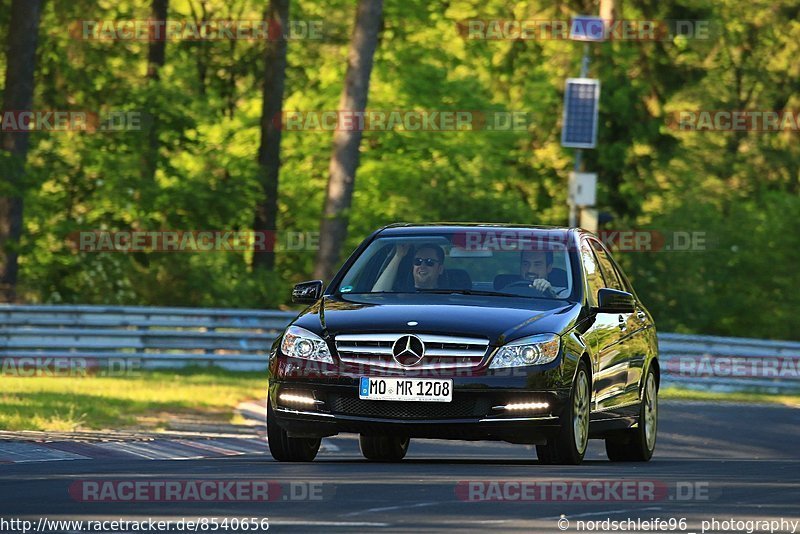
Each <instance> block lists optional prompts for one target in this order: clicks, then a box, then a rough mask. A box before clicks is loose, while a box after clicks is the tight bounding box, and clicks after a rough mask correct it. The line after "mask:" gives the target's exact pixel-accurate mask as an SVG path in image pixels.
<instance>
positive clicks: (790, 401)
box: [658, 387, 800, 406]
mask: <svg viewBox="0 0 800 534" xmlns="http://www.w3.org/2000/svg"><path fill="white" fill-rule="evenodd" d="M658 397H659V399H662V400H694V401H715V402H754V403H764V404H783V405H786V406H800V394H777V395H776V394H774V393H751V392H740V391H732V392H719V391H703V390H697V389H684V388H676V387H667V388H664V389H662V390H661V391H659V392H658Z"/></svg>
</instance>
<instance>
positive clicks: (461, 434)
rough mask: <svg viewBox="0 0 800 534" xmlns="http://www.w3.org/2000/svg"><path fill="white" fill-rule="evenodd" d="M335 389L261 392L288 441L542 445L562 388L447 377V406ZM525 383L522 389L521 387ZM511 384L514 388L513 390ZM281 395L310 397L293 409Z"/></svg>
mask: <svg viewBox="0 0 800 534" xmlns="http://www.w3.org/2000/svg"><path fill="white" fill-rule="evenodd" d="M337 382H338V383H336V384H331V383H329V382H325V381H320V382H315V381H310V380H301V381H295V380H276V379H273V380H272V381H271V382H270V386H269V393H268V394H269V400H270V404H271V406H272V407H273V411H274V414H275V419H276V421H277V422H278V424H279V425H280V426H281V427H283V428H284V429H285V430H286V431H287V432H288V433H289V435H290V436H295V437H325V436H332V435H335V434H338V433H340V432H354V433H361V434H380V435H398V436H406V437H414V438H434V439H463V440H502V441H510V442H512V443H530V444H535V443H544V442H545V440H546V439H547V437H549V436H551V435H553V434H554V433H555V432H557V431H558V429H559V428H560V421H561V416H562V415H563V413H564V410H565V408H566V406H567V402H568V400H569V393H570V392H569V389H543V388H541V389H540V388H534V389H529V388H527V387H526V384H525V383H524V382H521V383H518V384H513V385H512V384H510V383H509V381H508V380H507V379H503V380H502V381H498V382H497V384H495V386H497V387H493V385H492V384H491V382H492V381H491V380H485V379H484V380H481V381H479V382H481V383H476V381H475V380H474V379H473V380H469V381H464V380H463V379H454V381H453V382H454V384H453V385H454V387H453V399H452V402H449V403H442V402H413V401H412V402H409V401H380V400H365V399H359V397H358V386H357V383H358V382H357V378H355V377H353V378H352V382H351V383H342V382H347V381H343V380H341V379H340V380H339V381H337ZM527 385H530V384H527ZM513 386H517V387H513ZM282 393H289V394H292V395H296V396H301V397H306V398H313V399H314V400H315V402H314V403H313V404H311V403H297V402H292V401H286V400H285V398H281V394H282ZM526 402H547V403H548V407H547V408H539V409H531V410H506V409H502V408H500V407H502V406H506V405H508V404H513V403H526Z"/></svg>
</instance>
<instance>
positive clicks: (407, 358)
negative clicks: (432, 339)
mask: <svg viewBox="0 0 800 534" xmlns="http://www.w3.org/2000/svg"><path fill="white" fill-rule="evenodd" d="M424 355H425V344H424V343H423V342H422V340H421V339H420V338H418V337H417V336H413V335H405V336H401V337H400V338H398V340H397V341H395V342H394V345H392V356H393V357H394V361H396V362H397V363H398V364H400V365H402V366H403V367H411V366H412V365H417V364H418V363H419V362H421V361H422V357H423V356H424Z"/></svg>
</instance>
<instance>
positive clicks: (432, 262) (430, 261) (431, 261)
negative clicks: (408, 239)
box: [414, 258, 439, 267]
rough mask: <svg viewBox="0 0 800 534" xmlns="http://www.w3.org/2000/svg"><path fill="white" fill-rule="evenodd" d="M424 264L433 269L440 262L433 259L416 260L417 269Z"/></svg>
mask: <svg viewBox="0 0 800 534" xmlns="http://www.w3.org/2000/svg"><path fill="white" fill-rule="evenodd" d="M423 263H424V264H425V265H427V266H428V267H433V266H434V265H436V264H437V263H439V260H435V259H433V258H414V265H416V266H417V267H419V266H420V265H422V264H423Z"/></svg>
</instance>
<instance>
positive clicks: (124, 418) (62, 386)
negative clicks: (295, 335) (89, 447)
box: [0, 367, 267, 431]
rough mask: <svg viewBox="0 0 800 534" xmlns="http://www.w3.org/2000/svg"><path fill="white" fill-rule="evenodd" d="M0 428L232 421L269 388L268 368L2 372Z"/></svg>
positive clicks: (64, 428)
mask: <svg viewBox="0 0 800 534" xmlns="http://www.w3.org/2000/svg"><path fill="white" fill-rule="evenodd" d="M0 383H2V388H0V430H50V431H71V430H87V429H92V430H99V429H114V430H117V429H125V428H132V427H136V428H140V429H141V428H147V429H153V430H157V429H159V428H164V425H165V421H166V420H167V419H168V418H169V417H172V416H175V415H187V416H191V417H198V416H199V417H202V418H203V420H206V421H209V422H219V423H227V422H231V421H232V418H233V409H234V408H235V407H236V405H237V404H238V403H239V402H241V401H244V400H250V399H255V398H260V397H262V396H263V395H264V392H265V390H266V386H267V383H266V377H265V374H264V373H252V372H233V371H226V370H224V369H219V368H207V367H202V368H200V367H198V368H186V369H180V370H172V369H171V370H163V371H142V372H141V373H139V374H138V375H137V376H134V377H96V376H93V377H70V378H61V377H35V378H28V377H2V378H0Z"/></svg>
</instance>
